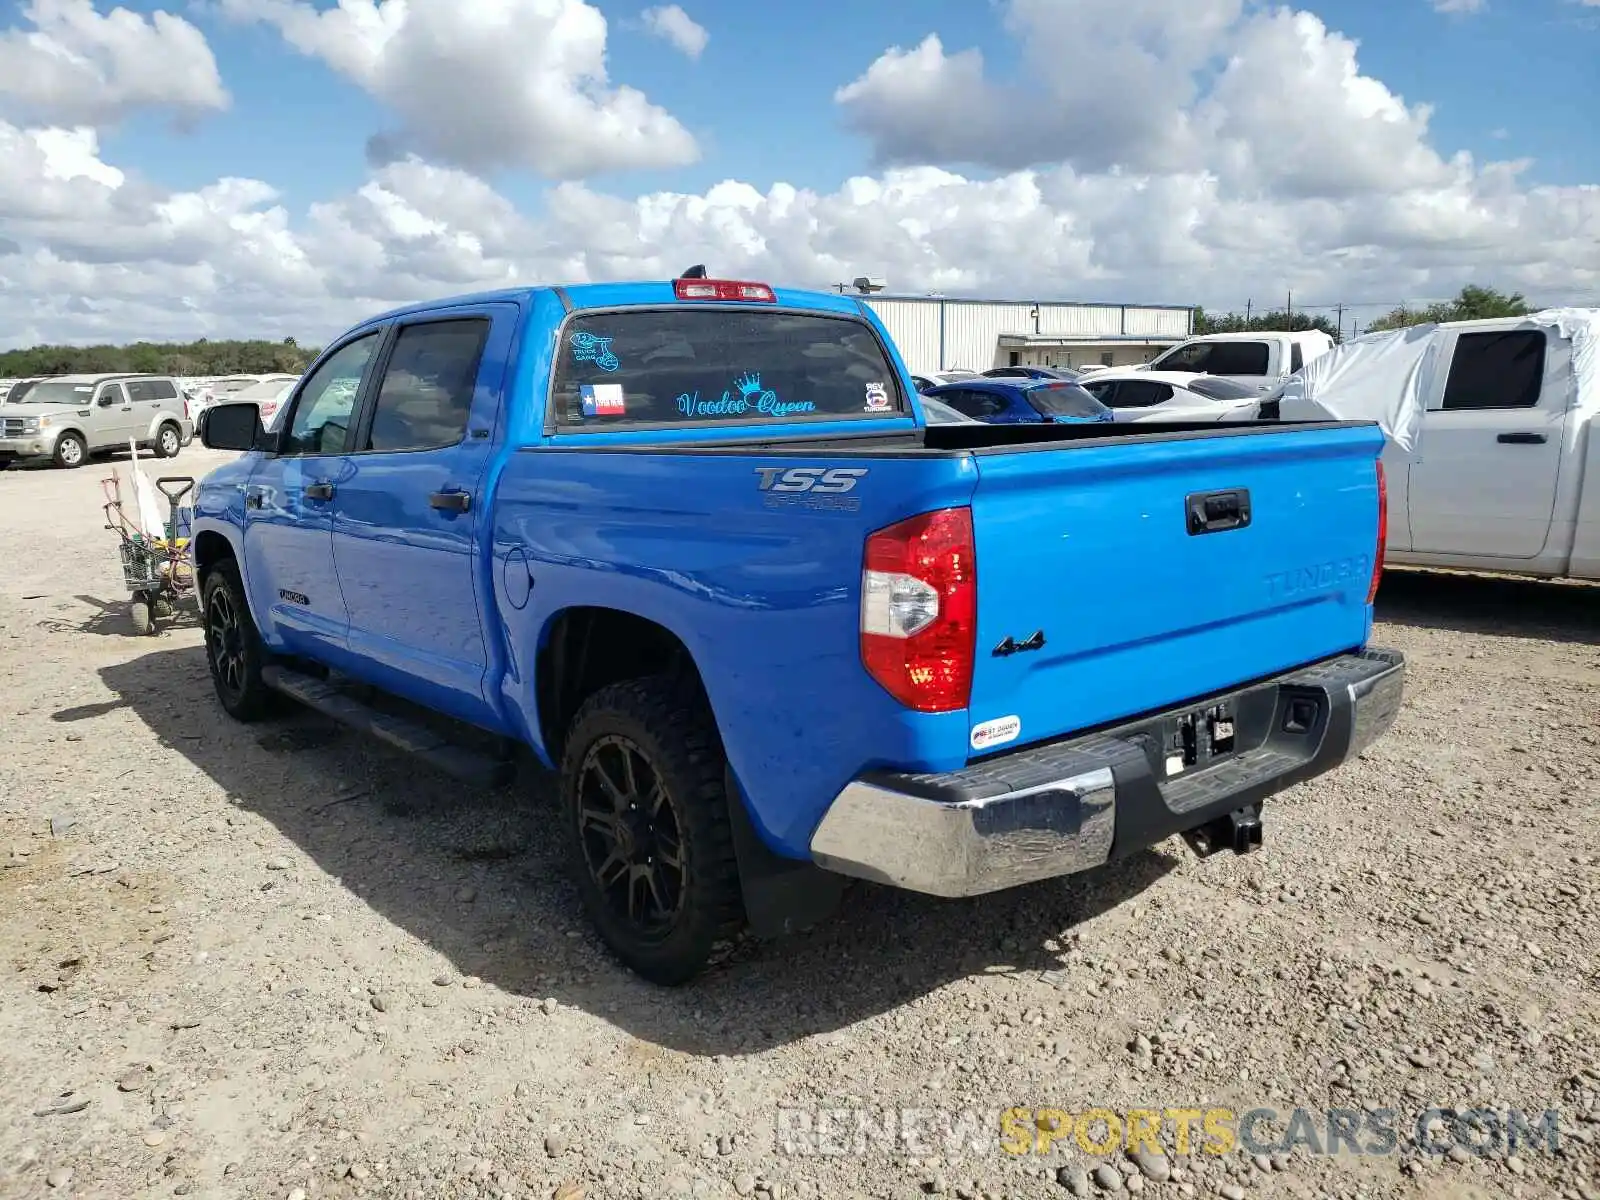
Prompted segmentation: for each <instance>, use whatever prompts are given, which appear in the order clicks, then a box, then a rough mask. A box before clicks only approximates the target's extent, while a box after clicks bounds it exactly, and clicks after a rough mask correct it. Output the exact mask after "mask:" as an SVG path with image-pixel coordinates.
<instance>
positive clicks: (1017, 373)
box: [982, 367, 1082, 383]
mask: <svg viewBox="0 0 1600 1200" xmlns="http://www.w3.org/2000/svg"><path fill="white" fill-rule="evenodd" d="M982 374H983V377H984V378H985V379H1059V380H1063V381H1064V382H1066V383H1076V382H1077V381H1078V379H1079V377H1080V376H1081V375H1082V372H1081V371H1074V370H1073V369H1072V368H1071V367H991V368H990V369H989V370H987V371H984V372H983V373H982Z"/></svg>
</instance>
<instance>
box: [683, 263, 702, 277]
mask: <svg viewBox="0 0 1600 1200" xmlns="http://www.w3.org/2000/svg"><path fill="white" fill-rule="evenodd" d="M705 277H706V265H705V263H695V265H694V266H692V267H690V268H689V269H688V270H687V271H685V272H684V273H683V274H682V275H679V276H678V278H679V279H704V278H705Z"/></svg>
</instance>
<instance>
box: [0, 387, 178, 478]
mask: <svg viewBox="0 0 1600 1200" xmlns="http://www.w3.org/2000/svg"><path fill="white" fill-rule="evenodd" d="M193 437H194V424H193V422H191V421H190V420H189V417H188V416H187V414H186V413H185V412H184V404H183V398H182V393H181V392H180V391H179V389H178V383H177V381H176V380H175V379H173V378H171V377H170V376H167V375H57V376H54V377H52V378H48V379H40V380H38V381H36V382H35V383H34V384H33V386H32V387H30V388H29V389H28V391H27V393H26V394H25V395H24V396H23V397H22V399H21V400H18V401H8V402H7V404H6V406H5V415H4V416H3V417H0V461H3V462H7V463H9V462H13V461H28V460H36V459H49V460H51V461H53V462H54V463H55V465H56V466H58V467H81V466H82V465H83V464H84V462H85V461H87V460H88V458H89V456H90V455H92V454H100V453H103V452H104V451H107V450H126V449H127V448H128V444H129V443H130V442H132V443H135V444H136V445H138V446H139V448H140V449H150V450H153V451H154V452H155V454H156V456H157V457H158V458H172V457H173V456H175V455H176V454H177V453H178V451H179V450H180V449H182V448H183V447H184V446H187V445H188V444H189V442H190V440H191V439H192V438H193Z"/></svg>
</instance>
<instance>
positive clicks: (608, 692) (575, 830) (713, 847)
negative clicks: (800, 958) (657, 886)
mask: <svg viewBox="0 0 1600 1200" xmlns="http://www.w3.org/2000/svg"><path fill="white" fill-rule="evenodd" d="M608 739H611V740H614V739H623V740H625V741H626V742H627V743H629V744H631V746H632V748H633V749H634V750H635V751H636V752H637V753H638V755H639V756H640V758H641V759H642V760H643V761H644V763H645V764H647V765H648V767H649V769H650V770H651V771H653V772H654V773H655V777H656V779H657V780H659V782H660V784H661V786H662V788H663V790H664V791H665V793H666V798H667V802H668V803H669V804H670V805H671V807H672V810H673V817H674V820H675V824H676V827H677V833H678V836H679V846H680V856H681V858H682V860H683V863H684V867H683V871H682V884H681V888H680V889H679V890H680V892H681V896H682V901H681V904H680V906H679V907H678V909H677V912H676V914H675V916H674V917H673V918H672V920H671V923H670V925H669V926H668V928H667V931H666V932H664V933H663V932H660V931H657V932H655V933H650V932H649V931H646V930H643V929H641V928H640V926H639V925H638V924H637V923H635V922H634V921H632V920H630V919H629V916H628V915H626V914H623V913H619V912H618V911H617V909H616V908H615V907H613V905H612V903H611V902H610V901H608V899H607V896H606V892H605V891H604V890H603V888H602V886H601V884H600V882H599V881H598V880H597V878H596V872H595V870H594V868H593V866H592V865H591V862H590V858H589V851H588V850H587V849H586V843H585V837H584V833H583V822H582V818H581V816H580V810H581V800H582V780H583V772H584V770H585V764H586V763H587V762H589V761H590V751H591V749H594V748H595V747H596V745H597V743H601V742H603V741H606V740H608ZM726 762H727V759H726V755H725V753H724V751H723V748H722V739H721V737H720V736H718V733H717V727H716V722H715V720H714V719H713V717H712V715H711V712H710V709H709V707H708V706H707V705H706V703H705V700H704V697H703V696H702V695H701V694H700V691H699V689H698V688H686V687H685V686H684V685H683V684H681V683H677V682H674V681H673V680H670V679H667V678H662V677H654V678H649V679H636V680H630V681H627V682H625V683H618V684H613V685H611V686H610V687H606V688H602V689H601V690H600V691H598V692H596V693H595V694H594V695H593V696H591V697H590V698H589V699H588V701H586V702H585V703H584V705H583V706H582V707H581V708H580V709H579V710H578V712H577V715H576V716H574V717H573V719H572V724H571V726H570V729H569V732H568V735H567V738H566V750H565V753H564V754H563V756H562V762H561V823H562V828H563V830H564V835H565V840H566V843H567V853H568V856H569V859H570V866H571V868H572V872H573V877H574V879H575V881H576V883H577V887H578V891H579V893H580V894H581V896H582V899H583V906H584V909H585V911H587V913H588V915H589V918H590V920H591V921H593V923H594V925H595V928H596V929H597V930H598V931H599V933H600V936H601V938H602V940H603V941H604V942H605V943H606V945H607V946H608V947H609V948H610V950H611V952H612V953H613V954H615V955H616V956H617V958H618V959H620V960H621V961H622V962H623V964H624V965H626V966H627V967H628V968H630V969H631V970H633V971H635V972H636V973H638V974H639V975H641V976H643V977H644V978H645V979H648V980H650V981H651V982H653V983H658V984H664V985H667V986H673V985H677V984H681V983H686V982H687V981H688V980H690V979H691V978H693V977H694V976H695V975H697V974H699V972H700V971H701V970H702V969H703V968H704V967H705V965H706V963H707V962H708V961H709V959H710V957H711V954H712V952H713V950H714V948H715V947H716V945H717V943H718V942H721V941H724V940H726V939H729V938H731V937H733V936H734V935H735V934H736V933H737V932H738V931H739V929H740V928H741V926H742V925H743V924H744V906H743V901H742V898H741V893H740V886H739V867H738V861H737V859H736V858H735V855H734V848H733V832H732V828H731V825H730V822H729V817H728V803H729V797H728V796H727V793H726V790H725V785H724V779H725V767H726ZM736 802H737V801H736Z"/></svg>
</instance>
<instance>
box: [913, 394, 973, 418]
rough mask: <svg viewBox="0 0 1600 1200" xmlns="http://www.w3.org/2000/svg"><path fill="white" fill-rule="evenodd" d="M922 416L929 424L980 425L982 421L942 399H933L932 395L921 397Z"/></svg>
mask: <svg viewBox="0 0 1600 1200" xmlns="http://www.w3.org/2000/svg"><path fill="white" fill-rule="evenodd" d="M922 416H923V419H924V420H925V421H927V422H928V424H929V425H981V424H983V422H982V421H977V420H974V419H973V418H972V417H968V416H964V415H962V414H961V413H958V412H957V411H956V410H955V409H953V408H951V407H950V406H949V405H948V404H946V403H945V402H944V401H943V400H935V399H934V398H933V397H932V396H923V397H922Z"/></svg>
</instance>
